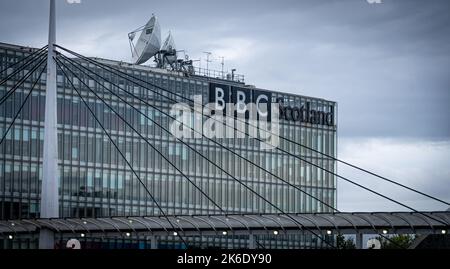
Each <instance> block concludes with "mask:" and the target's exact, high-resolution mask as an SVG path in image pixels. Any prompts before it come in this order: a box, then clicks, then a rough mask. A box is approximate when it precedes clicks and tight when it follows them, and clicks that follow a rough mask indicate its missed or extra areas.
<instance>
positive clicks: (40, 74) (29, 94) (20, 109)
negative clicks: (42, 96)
mask: <svg viewBox="0 0 450 269" xmlns="http://www.w3.org/2000/svg"><path fill="white" fill-rule="evenodd" d="M46 66H47V63H45V64H44V67H43V68H42V70H41V72H40V73H39V76H38V78H37V79H36V81H35V82H34V83H33V85H32V86H31V89H30V91H29V92H28V94H27V96H26V97H25V99H24V100H23V102H22V105H21V106H20V108H19V110H18V111H17V113H16V115H15V116H14V118H13V120H12V121H11V123H10V124H9V126H8V128H7V129H6V131H5V133H4V134H3V136H2V139H1V140H0V145H1V144H2V143H3V140H5V138H6V135H7V134H8V132H9V130H10V129H11V127H12V126H13V124H14V122H15V121H16V119H17V117H18V116H19V114H20V112H21V111H22V108H23V107H24V106H25V103H26V102H27V100H28V97H30V96H31V92H32V91H33V90H34V87H35V86H36V84H37V83H38V82H39V80H40V79H41V76H42V73H44V70H45V67H46Z"/></svg>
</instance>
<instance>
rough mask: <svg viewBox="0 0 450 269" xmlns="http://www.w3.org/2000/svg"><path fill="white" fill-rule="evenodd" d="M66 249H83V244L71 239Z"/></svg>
mask: <svg viewBox="0 0 450 269" xmlns="http://www.w3.org/2000/svg"><path fill="white" fill-rule="evenodd" d="M66 247H67V248H68V249H81V244H80V241H78V240H77V239H70V240H69V241H67V244H66Z"/></svg>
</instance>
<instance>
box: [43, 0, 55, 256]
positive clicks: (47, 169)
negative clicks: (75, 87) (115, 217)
mask: <svg viewBox="0 0 450 269" xmlns="http://www.w3.org/2000/svg"><path fill="white" fill-rule="evenodd" d="M55 27H56V25H55V0H50V17H49V29H48V30H49V32H48V55H47V88H46V93H45V121H44V152H43V177H42V190H41V208H40V212H41V218H58V217H59V193H58V190H59V180H58V177H59V174H58V135H57V134H58V133H57V105H56V102H57V95H56V63H55V60H54V59H53V57H54V56H55V53H54V44H55V42H56V29H55ZM39 248H47V249H48V248H50V249H52V248H54V235H53V233H52V232H51V231H50V230H41V232H40V236H39Z"/></svg>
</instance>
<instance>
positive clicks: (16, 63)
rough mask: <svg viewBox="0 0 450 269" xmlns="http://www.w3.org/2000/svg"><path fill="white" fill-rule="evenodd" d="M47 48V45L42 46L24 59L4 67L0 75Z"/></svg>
mask: <svg viewBox="0 0 450 269" xmlns="http://www.w3.org/2000/svg"><path fill="white" fill-rule="evenodd" d="M47 47H48V45H45V46H43V47H42V48H40V49H38V50H36V51H33V52H32V53H30V54H28V56H27V57H24V58H22V59H20V60H19V61H17V62H15V63H13V64H12V65H10V66H8V67H6V68H5V69H3V70H1V71H0V74H1V73H3V72H5V71H6V70H8V69H9V68H13V67H14V66H16V65H18V64H19V63H21V62H23V61H25V60H26V59H28V58H30V57H31V56H33V55H35V54H36V53H39V52H40V51H42V50H44V49H46V48H47Z"/></svg>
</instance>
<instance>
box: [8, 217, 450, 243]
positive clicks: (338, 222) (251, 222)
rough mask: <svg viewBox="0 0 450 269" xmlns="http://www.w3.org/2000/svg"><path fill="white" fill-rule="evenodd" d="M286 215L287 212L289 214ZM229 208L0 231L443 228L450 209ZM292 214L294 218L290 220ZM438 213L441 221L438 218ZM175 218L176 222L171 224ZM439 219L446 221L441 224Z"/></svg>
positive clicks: (34, 223) (54, 221)
mask: <svg viewBox="0 0 450 269" xmlns="http://www.w3.org/2000/svg"><path fill="white" fill-rule="evenodd" d="M287 215H289V216H287ZM287 215H286V214H233V215H202V216H195V215H194V216H188V215H180V216H168V218H165V217H163V216H145V217H143V216H141V217H137V216H136V217H111V218H64V219H59V218H50V219H43V218H41V219H23V220H9V221H0V234H1V235H2V236H7V235H11V234H21V233H33V232H37V231H39V230H41V229H49V230H52V231H53V232H55V233H65V234H81V233H83V234H88V235H90V236H106V237H124V236H136V237H146V236H166V235H173V234H174V232H176V233H181V234H183V235H184V236H195V235H223V234H224V233H225V234H228V235H257V234H274V233H276V234H279V233H280V234H298V233H303V231H305V230H306V229H308V230H309V231H310V230H312V231H315V232H317V233H321V234H328V235H329V234H334V233H339V234H357V233H367V234H371V233H374V230H375V231H379V232H380V233H390V234H394V233H395V234H413V233H418V234H433V233H439V234H440V233H446V232H447V230H448V229H449V228H450V211H435V212H420V214H419V213H417V212H344V213H342V212H341V213H303V214H287ZM292 219H294V220H295V221H294V220H292ZM436 219H438V220H441V221H442V222H438V221H436ZM171 223H172V224H174V225H171ZM442 223H446V224H447V225H444V224H442Z"/></svg>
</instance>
